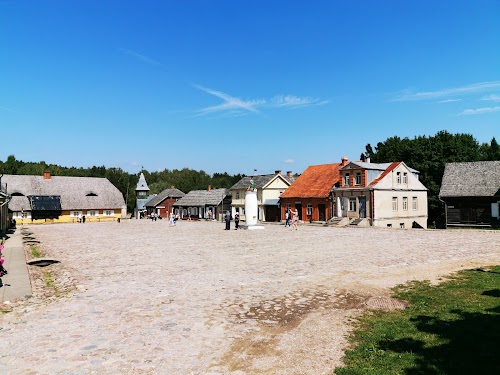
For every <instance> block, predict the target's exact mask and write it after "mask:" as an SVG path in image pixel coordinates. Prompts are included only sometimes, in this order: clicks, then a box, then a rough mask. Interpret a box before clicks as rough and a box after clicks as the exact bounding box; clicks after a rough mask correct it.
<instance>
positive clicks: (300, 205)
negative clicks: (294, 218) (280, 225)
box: [295, 203, 302, 220]
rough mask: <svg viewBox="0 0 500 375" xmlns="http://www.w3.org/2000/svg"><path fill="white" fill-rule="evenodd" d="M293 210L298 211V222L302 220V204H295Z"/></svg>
mask: <svg viewBox="0 0 500 375" xmlns="http://www.w3.org/2000/svg"><path fill="white" fill-rule="evenodd" d="M295 208H296V209H297V211H299V220H302V203H295Z"/></svg>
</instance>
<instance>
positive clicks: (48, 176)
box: [43, 169, 50, 180]
mask: <svg viewBox="0 0 500 375" xmlns="http://www.w3.org/2000/svg"><path fill="white" fill-rule="evenodd" d="M43 179H44V180H50V171H49V170H48V169H46V170H45V171H43Z"/></svg>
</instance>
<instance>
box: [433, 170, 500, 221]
mask: <svg viewBox="0 0 500 375" xmlns="http://www.w3.org/2000/svg"><path fill="white" fill-rule="evenodd" d="M439 198H440V199H441V200H442V201H444V202H445V213H446V225H447V226H498V225H499V219H500V214H499V202H500V161H478V162H470V163H447V164H446V166H445V169H444V174H443V179H442V182H441V189H440V191H439Z"/></svg>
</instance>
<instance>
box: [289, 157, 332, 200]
mask: <svg viewBox="0 0 500 375" xmlns="http://www.w3.org/2000/svg"><path fill="white" fill-rule="evenodd" d="M340 168H341V163H335V164H321V165H311V166H310V167H308V168H307V169H306V170H305V171H304V173H302V174H301V175H300V176H299V177H298V178H297V179H296V180H295V181H294V182H293V184H291V185H290V187H289V188H288V189H286V190H285V192H284V193H283V194H281V198H297V197H300V198H313V197H314V198H316V197H318V198H319V197H321V198H322V197H328V196H329V195H330V189H331V188H332V187H333V185H335V184H336V183H337V182H339V181H340V178H341V176H340V173H339V169H340Z"/></svg>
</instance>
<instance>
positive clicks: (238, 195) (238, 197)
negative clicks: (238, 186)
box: [236, 191, 240, 199]
mask: <svg viewBox="0 0 500 375" xmlns="http://www.w3.org/2000/svg"><path fill="white" fill-rule="evenodd" d="M236 199H240V192H239V191H237V192H236Z"/></svg>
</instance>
